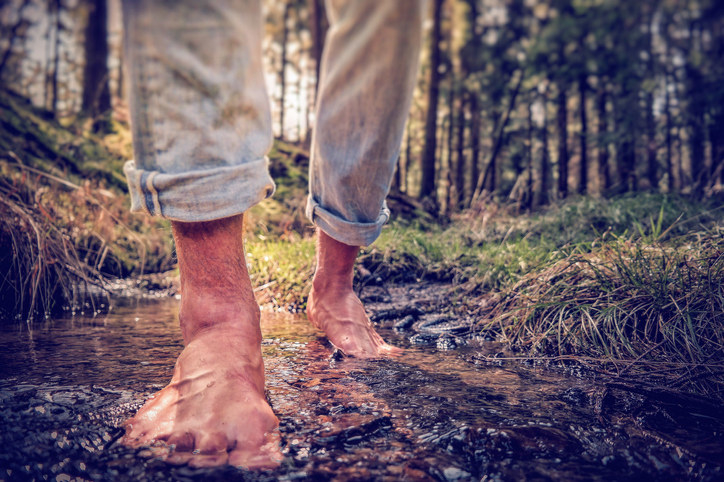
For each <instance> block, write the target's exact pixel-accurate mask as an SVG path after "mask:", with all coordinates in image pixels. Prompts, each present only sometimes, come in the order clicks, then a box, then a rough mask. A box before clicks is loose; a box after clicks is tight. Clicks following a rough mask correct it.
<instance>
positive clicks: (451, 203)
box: [445, 41, 457, 214]
mask: <svg viewBox="0 0 724 482" xmlns="http://www.w3.org/2000/svg"><path fill="white" fill-rule="evenodd" d="M448 44H449V45H452V42H450V41H448ZM450 55H452V48H450ZM456 84H457V82H456V80H455V74H454V72H453V71H452V70H450V92H449V94H448V99H447V100H448V103H447V108H448V115H449V117H450V123H449V124H448V133H447V168H448V169H447V182H448V188H447V192H446V195H445V210H446V214H450V213H451V212H452V211H453V210H454V208H455V204H457V203H456V202H455V200H454V198H453V186H454V185H455V182H454V178H453V169H455V167H456V166H455V164H454V162H453V149H454V147H455V89H456V87H457V85H456Z"/></svg>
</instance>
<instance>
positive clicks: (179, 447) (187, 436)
mask: <svg viewBox="0 0 724 482" xmlns="http://www.w3.org/2000/svg"><path fill="white" fill-rule="evenodd" d="M166 443H167V444H168V445H171V446H173V448H174V452H192V451H193V450H194V436H193V435H192V434H191V432H176V433H173V434H171V435H170V436H169V437H168V440H166Z"/></svg>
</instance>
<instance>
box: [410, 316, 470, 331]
mask: <svg viewBox="0 0 724 482" xmlns="http://www.w3.org/2000/svg"><path fill="white" fill-rule="evenodd" d="M414 330H415V331H417V332H418V333H437V334H443V333H446V334H449V335H462V334H465V333H468V332H469V331H470V324H469V323H468V322H466V321H464V320H459V319H450V318H447V317H446V316H436V317H431V318H426V319H422V320H420V321H419V322H418V323H417V324H416V325H415V326H414Z"/></svg>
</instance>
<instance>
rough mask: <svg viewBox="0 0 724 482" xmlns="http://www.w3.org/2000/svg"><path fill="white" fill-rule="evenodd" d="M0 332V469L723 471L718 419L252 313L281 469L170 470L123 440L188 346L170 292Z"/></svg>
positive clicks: (126, 472) (523, 370)
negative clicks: (362, 345)
mask: <svg viewBox="0 0 724 482" xmlns="http://www.w3.org/2000/svg"><path fill="white" fill-rule="evenodd" d="M0 330H2V331H0V417H1V421H2V424H3V427H4V428H5V430H4V432H1V433H2V435H0V442H1V443H2V447H3V448H4V450H3V451H2V452H0V479H3V478H7V479H9V480H14V479H17V480H27V479H28V478H33V477H34V478H43V477H44V476H48V477H58V480H62V479H63V478H65V477H60V476H61V475H63V476H66V475H67V476H69V477H81V478H91V479H116V478H119V477H120V478H133V479H137V478H148V479H168V478H186V477H190V476H198V477H199V478H203V479H208V478H211V479H219V480H226V479H234V478H240V477H242V475H243V477H244V478H245V479H247V480H248V479H249V478H251V479H254V478H261V479H265V478H266V479H287V480H290V479H293V478H298V477H311V478H323V479H326V478H332V477H335V478H338V479H341V480H346V479H378V478H385V477H389V478H392V479H398V478H404V477H406V478H410V479H415V480H417V479H423V480H424V479H432V480H471V479H475V480H480V479H481V478H488V479H493V480H494V479H502V480H518V479H523V478H528V479H533V478H537V479H543V480H546V479H568V480H570V479H591V478H594V479H596V478H597V479H629V478H632V477H644V478H648V479H650V478H690V477H695V478H701V479H716V478H719V477H721V475H722V474H721V460H722V457H721V456H722V455H723V454H722V452H723V450H722V446H723V445H722V442H723V439H722V435H721V434H722V430H721V427H722V422H721V419H716V418H714V419H712V418H709V419H704V418H702V417H699V419H697V418H696V417H692V416H691V414H681V413H678V412H675V411H672V410H670V409H666V410H665V408H666V407H664V408H661V407H655V409H654V408H652V406H651V404H650V403H648V401H647V400H645V399H642V398H641V397H639V398H636V397H631V396H628V395H625V396H624V395H622V394H620V393H615V392H614V391H611V390H609V391H606V390H603V389H602V388H601V386H602V383H601V382H599V381H596V380H593V379H590V378H581V377H575V376H571V375H566V374H563V373H561V372H560V371H553V370H544V369H537V368H533V367H526V366H521V365H500V366H495V365H490V364H482V365H481V364H477V363H476V362H475V360H476V357H475V350H473V349H470V348H468V349H461V350H458V351H453V352H436V351H434V350H432V349H422V348H419V347H408V348H407V350H406V351H405V353H404V354H403V356H401V357H400V358H397V359H391V360H375V361H360V360H354V359H340V358H338V357H335V356H333V355H332V353H331V350H330V347H329V346H328V344H327V342H326V341H325V340H324V338H322V337H321V335H320V333H319V332H317V331H316V330H315V329H314V328H312V327H311V326H310V325H309V324H308V323H307V322H306V320H305V319H304V318H303V317H300V316H298V315H291V314H286V313H275V312H272V311H262V331H263V333H264V336H265V341H264V345H263V351H264V355H265V364H266V371H267V390H268V397H269V399H270V402H271V404H272V406H273V408H274V410H275V412H276V413H277V415H278V416H279V418H280V420H281V427H280V429H281V432H282V437H283V449H284V452H285V454H286V459H285V461H284V463H283V464H282V466H281V467H280V468H279V469H277V470H275V471H274V472H270V473H254V474H249V473H244V472H242V471H238V470H237V469H234V468H229V467H226V468H217V469H204V470H202V469H190V468H188V467H172V466H168V465H166V464H165V463H163V462H160V461H158V460H154V459H153V458H151V457H149V451H148V450H143V449H140V450H130V449H127V448H125V447H122V446H120V445H119V444H118V443H117V439H118V436H119V435H120V430H119V429H118V428H117V427H118V426H119V424H120V423H121V422H122V421H123V420H125V419H126V418H127V417H129V416H130V415H131V414H132V413H133V412H134V411H135V410H136V409H137V408H138V407H139V406H140V405H141V404H142V403H143V401H144V400H145V399H146V398H147V397H148V396H150V395H151V394H152V393H154V392H155V391H157V390H158V389H159V388H161V387H162V386H164V385H165V384H166V383H167V382H168V380H169V379H170V378H171V375H172V370H173V363H174V361H175V358H176V356H177V355H178V353H179V352H180V351H181V348H182V344H181V333H180V331H179V329H178V326H177V320H176V302H175V301H174V300H169V301H164V302H141V303H130V302H127V305H125V306H117V308H116V309H115V310H114V312H113V313H111V314H109V315H105V316H102V317H98V318H93V319H88V318H71V319H58V320H53V321H50V322H46V323H38V324H34V325H30V326H26V325H13V324H8V323H5V324H3V327H2V328H0ZM384 336H385V337H386V338H388V339H392V340H393V342H394V343H396V344H398V345H400V344H405V340H403V339H401V338H400V337H399V336H397V337H396V335H395V334H393V333H392V332H386V333H384ZM395 337H396V338H395ZM602 407H603V408H602ZM606 407H608V408H606ZM604 409H605V410H604ZM606 410H607V412H606ZM667 410H668V411H667ZM604 412H605V413H604ZM672 414H673V416H672ZM687 417H688V418H687ZM656 424H659V425H658V426H662V427H665V430H662V431H657V425H656ZM712 427H713V428H712ZM717 430H718V432H717ZM670 434H677V437H678V438H676V439H674V438H672V436H670ZM682 434H683V435H682Z"/></svg>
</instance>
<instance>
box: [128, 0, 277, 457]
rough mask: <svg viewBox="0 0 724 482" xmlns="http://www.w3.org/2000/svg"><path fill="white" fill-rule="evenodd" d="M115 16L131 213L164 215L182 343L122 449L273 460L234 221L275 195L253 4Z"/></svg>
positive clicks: (253, 310) (156, 5) (135, 8)
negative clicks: (127, 122)
mask: <svg viewBox="0 0 724 482" xmlns="http://www.w3.org/2000/svg"><path fill="white" fill-rule="evenodd" d="M123 9H124V24H125V33H126V38H125V48H126V51H125V52H126V60H127V66H128V71H129V72H128V73H129V75H128V79H129V83H130V91H131V92H130V93H131V95H130V101H131V117H132V129H133V134H134V152H135V156H136V159H135V161H131V162H129V163H128V164H127V165H126V168H125V169H124V170H125V173H126V176H127V177H128V181H129V187H130V191H131V197H132V209H134V210H146V211H147V212H149V213H150V214H153V215H160V216H164V217H166V218H168V219H171V220H172V227H173V235H174V240H175V242H176V250H177V255H178V260H179V271H180V274H181V306H180V310H179V321H180V324H181V329H182V333H183V337H184V342H185V348H184V350H183V352H182V353H181V355H180V356H179V358H178V360H177V363H176V368H175V370H174V375H173V378H172V380H171V382H170V383H169V385H168V386H167V387H166V388H164V389H163V390H161V391H160V392H159V393H157V394H156V395H155V396H154V397H153V398H152V399H150V400H149V401H148V402H147V403H146V404H145V405H144V406H143V407H142V408H141V409H140V410H139V411H138V413H137V414H136V415H135V416H134V417H133V418H131V419H130V420H128V422H127V423H126V430H127V433H126V437H125V438H124V442H125V443H126V444H127V445H130V446H140V445H147V444H150V443H152V442H154V441H160V442H165V443H166V444H168V445H172V446H174V447H175V450H174V451H173V452H172V453H171V455H170V456H169V457H168V460H170V461H172V462H177V463H186V462H188V463H189V464H191V465H197V466H203V465H219V464H225V463H230V464H232V465H243V466H247V467H260V466H270V465H274V464H276V463H278V459H279V458H280V454H279V448H278V435H277V434H276V427H277V426H278V421H277V418H276V417H275V416H274V414H273V412H272V410H271V407H270V406H269V404H268V403H267V401H266V399H265V396H264V366H263V362H262V359H261V350H260V343H261V332H260V329H259V308H258V306H257V304H256V301H255V300H254V296H253V292H252V289H251V282H250V280H249V274H248V272H247V269H246V262H245V259H244V247H243V241H242V215H241V213H243V212H244V211H246V210H247V209H248V208H249V207H251V206H252V205H253V204H255V203H256V202H258V201H259V200H261V199H263V198H264V197H266V196H268V195H270V194H271V192H272V191H273V187H274V186H273V183H272V181H271V179H270V177H269V174H268V171H267V168H266V165H267V161H266V158H265V157H264V154H265V153H266V150H267V149H268V147H269V145H270V143H271V127H270V116H269V112H268V110H269V107H268V100H267V97H266V91H265V87H264V79H263V75H262V69H261V60H260V59H261V46H260V39H261V35H262V32H261V25H263V23H262V22H261V12H260V6H259V2H258V1H257V0H253V1H246V2H243V1H242V2H228V3H227V2H224V1H221V0H213V1H208V2H203V1H194V2H182V1H170V0H126V1H124V4H123Z"/></svg>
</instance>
